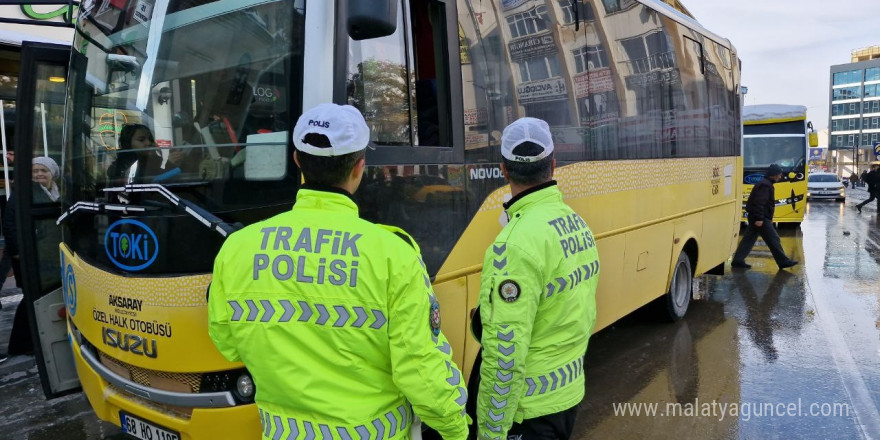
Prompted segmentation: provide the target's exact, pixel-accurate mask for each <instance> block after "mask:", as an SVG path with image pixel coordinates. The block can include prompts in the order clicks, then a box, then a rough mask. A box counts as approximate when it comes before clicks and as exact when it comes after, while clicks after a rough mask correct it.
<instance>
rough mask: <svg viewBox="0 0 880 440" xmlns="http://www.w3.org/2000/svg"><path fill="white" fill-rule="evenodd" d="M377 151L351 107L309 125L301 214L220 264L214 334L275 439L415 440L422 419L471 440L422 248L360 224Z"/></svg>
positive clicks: (223, 255)
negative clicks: (367, 173) (365, 180)
mask: <svg viewBox="0 0 880 440" xmlns="http://www.w3.org/2000/svg"><path fill="white" fill-rule="evenodd" d="M369 142H370V131H369V128H368V127H367V124H366V122H365V121H364V117H363V116H362V115H361V113H360V112H359V111H358V110H357V109H355V108H354V107H352V106H339V105H336V104H321V105H318V106H317V107H315V108H312V109H311V110H309V111H307V112H305V113H303V115H302V116H301V117H300V118H299V120H298V121H297V123H296V125H295V127H294V129H293V143H294V145H295V146H296V152H295V153H294V161H295V162H296V164H297V165H298V166H299V168H300V170H301V171H302V173H303V176H304V179H305V184H304V185H303V186H301V187H300V188H299V190H298V192H297V194H296V203H295V205H294V207H293V209H291V210H290V211H287V212H285V213H282V214H279V215H276V216H274V217H272V218H269V219H268V220H265V221H262V222H258V223H256V224H253V225H250V226H248V227H246V228H244V229H242V230H240V231H237V232H235V233H233V234H232V235H230V236H229V238H228V239H227V240H226V242H225V243H224V244H223V247H222V248H221V250H220V252H219V253H218V254H217V257H216V260H215V261H214V277H213V281H212V283H211V287H210V290H209V296H208V318H209V326H208V332H209V334H210V336H211V339H212V340H213V342H214V345H215V346H216V347H217V349H218V350H219V351H220V353H221V354H222V355H223V356H224V357H225V358H226V359H228V360H230V361H233V362H243V363H244V365H245V366H246V367H247V369H248V370H249V371H250V373H251V374H252V375H253V385H254V386H255V389H256V394H255V395H254V400H255V402H256V404H257V407H258V409H259V412H260V420H261V422H262V427H263V429H262V438H263V439H278V438H296V437H297V436H298V435H303V436H307V437H308V438H311V437H314V436H319V437H323V438H342V439H354V438H372V439H382V440H408V439H409V438H410V430H411V429H413V428H414V426H413V425H414V422H413V421H414V420H415V419H414V415H416V416H418V417H420V418H421V420H423V421H424V422H426V423H427V424H428V425H429V426H430V427H431V428H433V429H435V430H436V431H437V432H438V433H439V434H440V435H441V436H442V437H443V438H444V439H449V440H465V439H466V438H467V435H468V427H467V425H468V421H469V420H468V417H467V415H466V414H465V411H464V408H465V405H466V402H467V390H466V388H465V386H466V385H465V383H464V376H463V375H462V374H461V372H460V371H459V369H458V367H457V366H456V365H455V363H454V361H453V357H452V350H451V348H450V345H449V342H448V341H447V340H446V338H445V337H444V335H443V334H442V333H441V332H440V310H439V305H438V303H437V299H436V297H435V296H434V292H433V289H432V286H431V280H430V278H429V277H428V273H427V272H426V270H425V266H424V264H423V263H422V259H421V256H420V253H419V249H418V246H417V245H416V243H415V241H414V240H413V239H412V238H411V237H410V236H409V235H407V234H406V233H405V232H403V231H402V230H400V229H398V228H394V227H390V226H383V225H378V224H374V223H370V222H368V221H366V220H362V219H361V218H360V217H359V216H358V206H357V204H355V201H354V199H353V194H354V192H355V191H356V190H357V188H358V186H359V185H360V182H361V179H362V177H363V173H364V166H365V165H364V155H365V154H364V153H365V149H366V147H367V145H368V144H369ZM291 190H293V188H291ZM413 413H415V414H413Z"/></svg>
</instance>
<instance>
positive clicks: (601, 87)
mask: <svg viewBox="0 0 880 440" xmlns="http://www.w3.org/2000/svg"><path fill="white" fill-rule="evenodd" d="M574 88H575V93H576V94H577V97H578V98H586V97H587V96H589V95H594V94H597V93H604V92H610V91H612V90H614V81H613V80H612V79H611V69H609V68H607V67H603V68H601V69H597V70H592V71H589V72H584V73H581V74H579V75H577V76H575V77H574Z"/></svg>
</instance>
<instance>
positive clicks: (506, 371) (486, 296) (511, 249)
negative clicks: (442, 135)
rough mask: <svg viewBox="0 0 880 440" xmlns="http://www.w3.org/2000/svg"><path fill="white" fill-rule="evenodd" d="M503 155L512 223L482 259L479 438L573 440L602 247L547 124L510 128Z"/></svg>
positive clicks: (528, 121)
mask: <svg viewBox="0 0 880 440" xmlns="http://www.w3.org/2000/svg"><path fill="white" fill-rule="evenodd" d="M501 155H502V157H503V161H502V165H501V171H502V173H503V174H504V177H505V178H506V179H507V180H508V181H509V182H510V190H511V195H512V196H513V198H511V199H510V201H508V202H507V203H505V204H504V208H505V210H506V211H507V216H508V218H509V223H508V224H507V225H506V226H505V227H504V229H502V230H501V232H500V233H499V234H498V236H497V237H496V238H495V241H494V242H493V243H492V245H491V246H490V247H489V248H488V249H487V250H486V254H485V257H484V259H483V272H482V277H481V283H480V295H479V310H478V313H476V314H475V320H476V318H477V317H479V322H480V323H481V325H477V326H475V328H474V336H475V337H477V339H478V340H479V341H480V342H481V344H482V347H483V348H482V363H481V366H480V368H479V370H476V371H475V372H474V374H479V385H478V390H479V391H478V393H477V405H476V418H477V424H476V427H475V429H476V431H477V435H478V438H479V439H498V440H508V439H514V438H516V439H522V440H528V439H560V440H567V439H568V438H569V437H570V436H571V433H572V429H573V428H574V420H575V417H576V415H577V405H578V403H580V402H581V400H582V399H583V397H584V369H583V360H584V354H585V353H586V351H587V342H588V339H589V337H590V333H592V329H593V325H594V324H595V322H596V287H597V285H598V282H599V253H598V251H597V249H596V243H595V239H594V238H593V234H592V233H591V232H590V228H589V227H588V226H587V224H586V222H584V220H583V219H582V218H581V217H580V216H579V215H578V214H577V213H575V212H574V211H573V210H572V209H571V208H570V207H569V206H568V205H566V204H565V202H564V201H563V199H562V193H561V192H560V191H559V189H558V188H557V186H556V181H554V180H552V178H553V171H554V168H555V164H556V163H555V159H554V158H553V138H552V136H551V134H550V128H549V126H548V125H547V123H546V122H544V121H542V120H540V119H535V118H521V119H519V120H517V121H515V122H514V123H513V124H511V125H510V126H508V127H507V128H505V129H504V133H503V135H502V138H501ZM566 280H569V281H566ZM570 280H574V281H570ZM551 382H552V384H553V385H552V386H551V387H548V385H549V384H550V383H551Z"/></svg>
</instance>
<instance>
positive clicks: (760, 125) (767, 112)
mask: <svg viewBox="0 0 880 440" xmlns="http://www.w3.org/2000/svg"><path fill="white" fill-rule="evenodd" d="M817 145H818V137H817V134H816V133H815V132H813V125H812V124H811V123H810V122H809V121H807V108H806V107H804V106H802V105H783V104H762V105H747V106H745V107H743V209H742V220H743V222H746V221H747V219H746V215H747V214H746V210H745V201H746V200H747V199H748V198H749V194H751V192H752V188H753V187H754V185H755V184H756V183H758V182H759V181H760V180H761V179H763V178H764V172H765V171H766V170H767V167H769V166H770V164H776V165H779V166H780V167H781V168H782V180H780V181H779V182H778V183H776V185H774V187H775V190H776V211H775V213H774V215H773V221H774V222H778V223H800V222H802V221H803V220H804V212H806V206H807V174H808V173H809V167H808V166H807V157H808V154H809V149H810V147H815V146H817Z"/></svg>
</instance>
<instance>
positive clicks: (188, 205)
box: [104, 183, 242, 237]
mask: <svg viewBox="0 0 880 440" xmlns="http://www.w3.org/2000/svg"><path fill="white" fill-rule="evenodd" d="M104 192H108V193H157V194H159V195H161V196H162V197H165V198H166V199H168V201H169V202H171V203H172V204H174V206H176V207H177V208H178V209H180V210H181V211H183V212H185V213H187V214H189V215H190V216H192V217H193V218H195V219H196V220H198V221H199V222H200V223H202V224H203V225H205V226H207V227H208V228H209V229H213V230H215V231H217V233H219V234H220V235H222V236H223V237H228V236H229V234H231V233H233V232H235V231H237V230H239V229H241V228H242V225H239V224H236V225H230V224H229V223H226V222H224V221H223V220H222V219H221V218H220V217H217V216H216V215H214V214H211V213H210V212H208V210H206V209H204V208H202V207H201V206H199V205H196V204H195V203H193V202H190V201H189V200H186V199H181V198H180V197H177V195H175V194H174V193H173V192H171V191H170V190H169V189H168V188H166V187H165V186H163V185H160V184H158V183H130V184H128V185H125V186H119V187H115V188H104Z"/></svg>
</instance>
